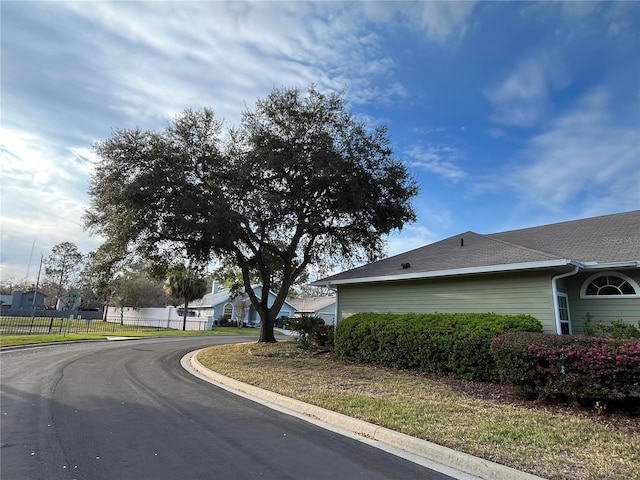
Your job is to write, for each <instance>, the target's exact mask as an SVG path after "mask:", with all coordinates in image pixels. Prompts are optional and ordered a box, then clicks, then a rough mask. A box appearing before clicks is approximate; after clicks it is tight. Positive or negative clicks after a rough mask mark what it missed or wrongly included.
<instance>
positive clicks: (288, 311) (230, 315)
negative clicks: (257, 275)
mask: <svg viewBox="0 0 640 480" xmlns="http://www.w3.org/2000/svg"><path fill="white" fill-rule="evenodd" d="M252 287H253V290H254V292H255V293H256V295H257V297H258V298H262V285H253V286H252ZM275 299H276V294H275V293H273V292H269V301H268V305H269V306H271V305H273V302H275ZM245 302H249V299H248V298H246V299H245ZM189 310H191V311H194V312H195V313H196V315H197V316H203V317H210V318H211V319H212V320H214V321H215V320H220V319H221V318H223V317H224V318H226V319H227V320H231V321H236V320H237V319H236V308H235V307H234V305H233V301H232V300H231V299H230V298H229V290H227V289H226V288H224V287H222V286H221V285H220V284H219V283H218V282H213V288H212V291H211V293H208V294H206V295H205V296H204V297H202V298H200V299H198V300H193V301H192V302H189ZM295 312H296V309H295V307H294V306H293V305H291V304H290V303H289V302H285V303H284V305H283V306H282V308H281V309H280V312H278V314H277V315H276V318H277V317H281V316H284V317H292V316H293V314H294V313H295ZM243 321H244V322H245V323H247V324H248V325H259V324H260V315H258V312H256V311H255V310H254V308H253V306H249V307H248V308H247V309H246V314H245V316H244V319H243Z"/></svg>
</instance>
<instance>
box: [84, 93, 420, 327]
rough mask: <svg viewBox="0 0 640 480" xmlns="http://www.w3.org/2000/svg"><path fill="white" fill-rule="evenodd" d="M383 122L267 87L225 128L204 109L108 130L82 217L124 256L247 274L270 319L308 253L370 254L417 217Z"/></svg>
mask: <svg viewBox="0 0 640 480" xmlns="http://www.w3.org/2000/svg"><path fill="white" fill-rule="evenodd" d="M389 144H390V142H389V139H388V138H387V134H386V129H385V128H378V129H376V130H373V131H368V130H367V128H366V126H365V125H364V124H363V123H362V122H360V121H358V120H357V119H356V118H355V116H353V115H352V114H351V113H349V112H347V111H346V108H345V105H344V100H343V98H342V95H340V94H336V93H331V94H324V93H321V92H319V91H318V90H317V89H316V88H315V87H313V86H311V87H310V88H309V90H308V91H307V92H306V93H305V94H303V93H301V92H300V91H299V90H297V89H279V90H274V91H273V92H272V93H271V94H270V95H269V96H268V97H267V98H265V99H263V100H259V101H258V102H257V104H256V107H255V109H254V110H253V111H249V110H248V111H245V112H244V113H243V116H242V121H241V123H240V125H239V126H238V127H236V128H232V129H229V130H228V132H226V133H225V134H224V135H223V122H222V121H221V120H218V119H216V118H215V115H214V113H213V111H212V110H210V109H206V108H205V109H202V110H190V109H188V110H185V111H184V112H183V113H182V114H181V115H179V116H178V117H177V118H175V119H174V120H173V121H172V122H171V123H170V124H169V126H168V127H167V128H166V129H165V130H164V131H162V132H150V131H142V130H140V129H132V130H116V131H115V132H114V133H113V135H112V136H111V138H109V139H107V140H105V141H103V142H100V143H98V144H97V145H96V146H95V151H96V153H97V155H98V157H99V158H100V161H99V162H98V164H97V165H96V169H95V174H94V177H93V180H92V183H91V187H90V190H89V193H90V196H91V206H90V208H89V210H88V211H87V213H86V215H85V225H86V227H87V228H88V229H89V230H91V231H93V232H95V233H98V234H101V235H103V236H104V237H106V238H107V239H108V241H109V242H110V243H111V244H113V245H117V246H118V248H119V249H122V250H126V251H127V252H129V254H131V255H138V256H140V257H143V258H149V257H153V258H154V261H156V262H158V259H159V258H165V259H171V262H170V263H172V264H175V263H176V262H178V263H179V262H184V263H189V264H191V265H195V266H203V265H206V264H207V263H208V262H209V261H210V260H211V259H212V258H217V259H219V260H220V259H227V260H230V261H231V262H232V263H234V264H235V265H237V266H238V267H239V268H240V269H241V271H242V274H243V275H242V276H243V279H244V283H245V287H246V288H247V293H248V294H249V295H250V296H251V292H250V288H249V287H250V285H248V284H247V283H248V282H249V279H250V278H251V275H252V274H253V273H254V272H257V273H258V274H259V276H260V279H261V282H260V283H262V285H263V286H264V287H265V288H266V289H269V288H271V287H272V285H273V283H274V282H276V283H277V284H278V286H279V288H280V290H279V291H278V296H277V299H276V302H275V303H274V304H273V305H267V299H266V296H265V299H263V300H262V302H261V303H260V304H258V303H257V302H258V300H257V299H256V298H252V301H253V302H254V306H255V307H256V310H257V311H258V312H259V314H260V315H261V317H262V320H263V324H266V323H267V322H266V320H267V318H270V319H271V320H273V319H274V318H275V314H276V313H277V312H278V311H279V309H280V307H281V306H282V302H284V298H285V296H286V292H287V291H288V290H289V288H290V286H291V285H292V284H293V283H294V282H295V280H296V278H298V277H299V276H300V275H301V274H302V273H303V272H304V271H305V268H306V266H307V265H309V264H310V263H321V264H323V266H324V267H325V268H326V267H327V266H332V265H337V264H354V263H355V262H358V261H364V260H374V259H377V258H379V257H380V256H381V255H382V254H383V251H384V242H383V236H384V235H386V234H388V233H389V232H391V231H392V230H393V229H399V228H402V226H403V225H404V224H405V223H407V222H410V221H413V220H414V219H415V212H414V210H413V208H412V206H411V200H412V198H413V197H414V196H415V195H416V194H417V187H416V184H415V181H414V180H413V179H412V178H411V176H410V175H409V173H408V172H407V170H406V168H405V166H404V163H403V162H402V161H401V160H399V159H397V158H395V157H394V156H393V152H392V150H391V149H390V147H389Z"/></svg>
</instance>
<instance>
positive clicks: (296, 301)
mask: <svg viewBox="0 0 640 480" xmlns="http://www.w3.org/2000/svg"><path fill="white" fill-rule="evenodd" d="M289 303H291V305H293V306H294V307H295V308H296V310H297V312H296V315H302V314H312V315H317V316H318V317H320V318H322V319H323V320H324V323H325V325H335V322H336V297H328V296H325V297H300V298H292V299H291V300H289Z"/></svg>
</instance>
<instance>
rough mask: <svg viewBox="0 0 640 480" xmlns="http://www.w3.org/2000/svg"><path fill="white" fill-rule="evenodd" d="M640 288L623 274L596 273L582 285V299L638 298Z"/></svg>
mask: <svg viewBox="0 0 640 480" xmlns="http://www.w3.org/2000/svg"><path fill="white" fill-rule="evenodd" d="M638 296H640V287H638V284H637V283H636V282H635V281H634V280H633V279H631V278H629V277H627V276H626V275H624V274H622V273H617V272H616V273H613V272H607V273H596V274H595V275H592V276H590V277H589V278H587V280H586V281H585V282H584V283H583V284H582V289H581V290H580V298H602V297H612V298H620V297H638Z"/></svg>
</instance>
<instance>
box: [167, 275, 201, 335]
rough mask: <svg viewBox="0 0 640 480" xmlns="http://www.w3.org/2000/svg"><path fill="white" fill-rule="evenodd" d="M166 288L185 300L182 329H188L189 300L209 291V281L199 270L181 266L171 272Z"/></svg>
mask: <svg viewBox="0 0 640 480" xmlns="http://www.w3.org/2000/svg"><path fill="white" fill-rule="evenodd" d="M165 290H166V292H167V293H168V294H169V295H172V296H174V297H176V298H179V299H181V300H182V301H183V302H184V312H183V321H182V330H186V329H187V311H188V309H189V302H190V301H192V300H196V299H198V298H202V297H203V296H204V295H205V293H207V282H206V281H205V279H204V278H202V277H201V276H200V275H199V274H198V273H197V272H194V271H193V270H190V269H188V268H186V267H184V266H181V267H178V268H176V269H174V270H173V271H172V272H171V273H169V276H168V277H167V281H166V282H165Z"/></svg>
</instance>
